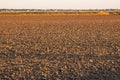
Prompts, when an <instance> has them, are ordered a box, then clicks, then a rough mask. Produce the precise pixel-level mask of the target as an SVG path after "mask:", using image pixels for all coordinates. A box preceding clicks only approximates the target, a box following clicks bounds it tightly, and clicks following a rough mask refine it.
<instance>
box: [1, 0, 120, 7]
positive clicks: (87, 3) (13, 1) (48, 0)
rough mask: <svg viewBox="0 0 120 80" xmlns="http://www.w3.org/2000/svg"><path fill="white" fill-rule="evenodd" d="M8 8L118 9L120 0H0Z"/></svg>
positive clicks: (2, 5)
mask: <svg viewBox="0 0 120 80" xmlns="http://www.w3.org/2000/svg"><path fill="white" fill-rule="evenodd" d="M0 8H9V9H110V8H114V9H120V0H0Z"/></svg>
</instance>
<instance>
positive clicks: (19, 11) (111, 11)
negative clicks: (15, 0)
mask: <svg viewBox="0 0 120 80" xmlns="http://www.w3.org/2000/svg"><path fill="white" fill-rule="evenodd" d="M0 14H48V15H51V14H57V15H67V14H72V15H120V10H119V9H88V10H84V9H83V10H72V9H68V10H63V9H47V10H42V9H0Z"/></svg>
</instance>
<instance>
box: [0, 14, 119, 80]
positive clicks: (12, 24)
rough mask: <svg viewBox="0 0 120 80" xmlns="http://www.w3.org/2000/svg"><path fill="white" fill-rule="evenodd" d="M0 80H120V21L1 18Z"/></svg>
mask: <svg viewBox="0 0 120 80" xmlns="http://www.w3.org/2000/svg"><path fill="white" fill-rule="evenodd" d="M0 80H120V16H113V15H109V16H95V15H94V16H82V15H81V16H79V15H71V16H67V15H66V16H64V15H63V16H60V15H59V16H57V15H56V16H48V15H44V16H38V15H34V16H32V15H28V16H26V15H23V16H22V15H20V16H18V15H16V16H15V15H10V16H9V15H8V16H7V15H6V16H0Z"/></svg>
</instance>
